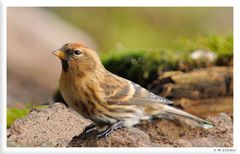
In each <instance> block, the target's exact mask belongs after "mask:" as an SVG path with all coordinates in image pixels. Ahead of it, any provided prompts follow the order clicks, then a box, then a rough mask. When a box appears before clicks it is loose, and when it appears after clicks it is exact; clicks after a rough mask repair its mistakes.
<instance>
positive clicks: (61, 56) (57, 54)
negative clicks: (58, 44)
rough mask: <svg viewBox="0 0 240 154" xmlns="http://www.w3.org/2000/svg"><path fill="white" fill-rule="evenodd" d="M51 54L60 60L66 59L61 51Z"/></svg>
mask: <svg viewBox="0 0 240 154" xmlns="http://www.w3.org/2000/svg"><path fill="white" fill-rule="evenodd" d="M52 54H53V55H55V56H57V57H59V58H60V59H65V58H66V55H65V53H64V51H62V50H56V51H53V52H52Z"/></svg>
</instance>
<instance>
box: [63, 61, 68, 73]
mask: <svg viewBox="0 0 240 154" xmlns="http://www.w3.org/2000/svg"><path fill="white" fill-rule="evenodd" d="M61 61H62V69H63V71H64V72H67V71H68V67H69V65H68V61H67V60H61Z"/></svg>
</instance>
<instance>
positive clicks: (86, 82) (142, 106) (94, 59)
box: [53, 43, 212, 137]
mask: <svg viewBox="0 0 240 154" xmlns="http://www.w3.org/2000/svg"><path fill="white" fill-rule="evenodd" d="M53 54H54V55H56V56H58V57H59V58H60V59H61V62H62V73H61V77H60V81H59V89H60V92H61V94H62V96H63V98H64V100H65V102H66V103H67V104H68V105H69V106H70V107H72V108H73V109H74V110H76V111H77V112H78V113H80V114H81V115H82V116H83V117H85V118H87V119H90V120H91V121H92V122H93V123H94V124H92V125H90V126H88V127H86V129H85V131H84V133H89V132H91V131H92V130H98V137H103V136H108V135H109V134H110V133H111V132H112V131H113V130H115V129H118V128H121V127H132V126H134V125H136V124H139V123H141V122H144V121H150V120H151V119H156V118H164V119H174V117H175V116H176V115H177V116H181V117H185V118H188V119H191V120H193V121H196V122H197V123H198V124H199V125H200V126H202V127H204V128H208V127H212V125H211V124H210V123H209V122H208V121H206V120H203V119H201V118H198V117H196V116H194V115H191V114H189V113H186V112H184V111H181V110H179V109H176V108H174V107H172V106H169V104H172V102H171V101H170V100H168V99H166V98H163V97H160V96H157V95H155V94H153V93H151V92H149V91H147V90H146V89H144V88H143V87H141V86H139V85H138V84H136V83H133V82H131V81H129V80H127V79H124V78H122V77H119V76H117V75H115V74H112V73H111V72H109V71H107V70H106V69H105V68H104V66H103V65H102V63H101V60H100V58H99V56H98V55H97V53H96V52H94V51H93V50H91V49H90V48H88V47H86V46H84V45H82V44H79V43H68V44H65V45H64V46H63V47H61V48H60V49H59V50H57V51H54V52H53ZM103 128H104V130H102V129H103Z"/></svg>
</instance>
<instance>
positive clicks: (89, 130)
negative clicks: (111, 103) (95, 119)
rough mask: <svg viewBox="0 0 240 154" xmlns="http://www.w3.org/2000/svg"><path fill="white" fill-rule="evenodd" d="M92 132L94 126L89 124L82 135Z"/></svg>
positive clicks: (94, 128)
mask: <svg viewBox="0 0 240 154" xmlns="http://www.w3.org/2000/svg"><path fill="white" fill-rule="evenodd" d="M93 130H96V126H95V124H90V125H88V126H87V127H86V128H85V129H84V130H83V132H82V134H87V133H90V132H91V131H93Z"/></svg>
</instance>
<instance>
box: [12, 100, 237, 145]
mask: <svg viewBox="0 0 240 154" xmlns="http://www.w3.org/2000/svg"><path fill="white" fill-rule="evenodd" d="M178 119H179V121H168V120H156V121H154V122H151V123H145V124H141V125H138V126H136V127H133V128H123V129H119V130H116V131H114V132H113V133H112V134H111V135H109V137H107V138H101V139H98V140H96V138H95V135H96V134H95V133H96V132H95V133H94V132H93V133H91V134H90V135H89V136H87V137H85V138H83V137H81V136H82V135H81V132H82V131H83V129H84V128H85V127H86V126H87V125H89V124H90V122H89V121H88V120H86V119H84V118H82V117H81V116H80V115H79V114H78V113H76V112H75V111H73V110H72V109H69V108H66V107H65V106H64V105H63V104H61V103H55V104H53V105H50V106H49V107H48V108H46V109H40V110H39V109H38V110H32V111H31V112H30V113H29V114H28V115H27V116H26V117H24V118H22V119H18V120H16V121H15V122H14V124H12V126H11V127H10V129H8V132H7V143H8V146H21V147H22V146H24V147H38V146H41V147H42V146H44V147H232V146H233V139H232V138H233V136H232V133H233V127H232V121H233V118H232V115H231V114H226V113H220V114H219V115H218V116H210V117H208V118H207V119H208V120H209V121H210V122H212V123H213V124H214V125H215V127H214V128H210V129H203V128H198V127H195V125H194V123H192V122H189V120H185V119H183V118H178Z"/></svg>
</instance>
